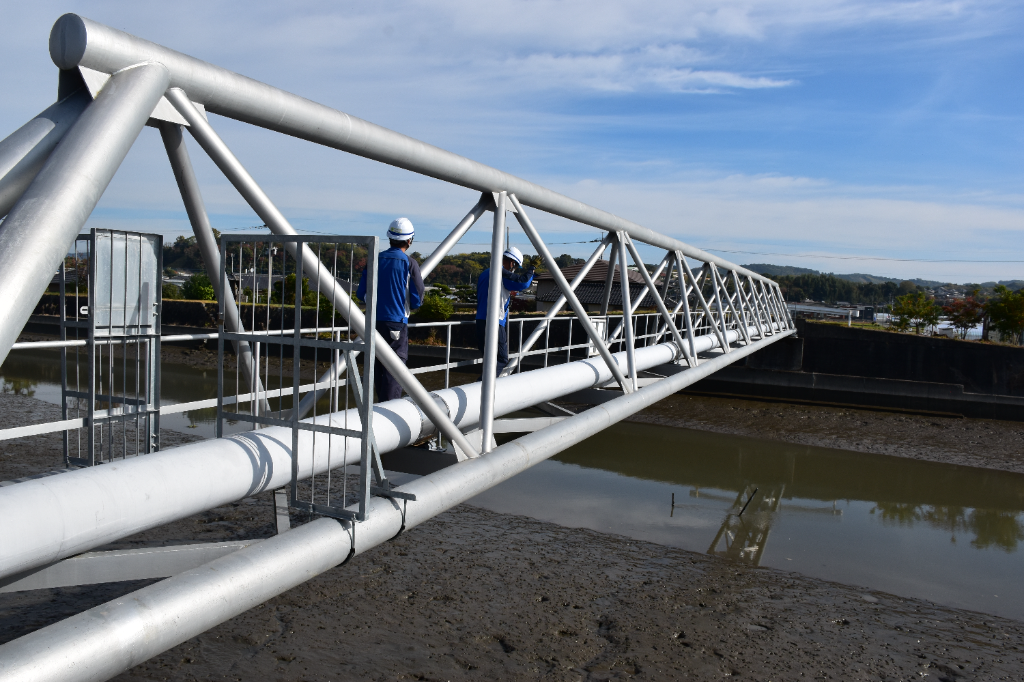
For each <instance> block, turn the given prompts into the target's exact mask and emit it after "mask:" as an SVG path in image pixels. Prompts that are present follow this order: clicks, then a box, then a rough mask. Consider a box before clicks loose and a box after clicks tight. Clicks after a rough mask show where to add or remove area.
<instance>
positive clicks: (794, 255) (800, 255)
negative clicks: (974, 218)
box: [707, 248, 1024, 263]
mask: <svg viewBox="0 0 1024 682" xmlns="http://www.w3.org/2000/svg"><path fill="white" fill-rule="evenodd" d="M707 250H708V251H718V252H720V253H743V254H748V255H751V256H785V257H787V258H828V259H831V260H883V261H892V262H895V263H1024V260H966V259H961V258H956V259H928V258H885V257H883V256H823V255H819V254H816V253H772V252H765V251H733V250H730V249H712V248H709V249H707Z"/></svg>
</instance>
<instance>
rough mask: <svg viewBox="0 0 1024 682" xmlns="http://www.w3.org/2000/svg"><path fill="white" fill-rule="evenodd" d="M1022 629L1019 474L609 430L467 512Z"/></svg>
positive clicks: (1023, 485)
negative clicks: (787, 575)
mask: <svg viewBox="0 0 1024 682" xmlns="http://www.w3.org/2000/svg"><path fill="white" fill-rule="evenodd" d="M472 504H478V505H480V506H484V507H487V508H489V509H494V510H495V511H501V512H506V513H516V514H526V515H529V516H532V517H535V518H538V519H541V520H545V521H552V522H555V523H559V524H561V525H565V526H570V527H584V528H591V529H594V530H599V531H602V532H606V533H617V534H621V535H625V536H628V537H631V538H636V539H640V540H646V541H651V542H657V543H661V544H665V545H672V546H677V547H682V548H685V549H689V550H693V551H699V552H707V553H709V554H712V555H715V556H719V557H722V558H725V559H729V560H732V561H737V562H741V563H744V564H747V565H752V566H758V565H760V566H770V567H774V568H781V569H784V570H789V571H797V572H800V573H804V574H807V575H812V576H816V577H821V578H825V579H828V580H836V581H839V582H844V583H847V584H853V585H864V586H868V587H870V588H873V589H880V590H886V591H890V592H894V593H896V594H901V595H906V596H915V597H923V598H926V599H932V600H934V601H937V602H940V603H945V604H948V605H952V606H958V607H963V608H971V609H976V610H982V611H986V612H990V613H998V614H1000V615H1005V616H1009V617H1012V618H1024V582H1022V581H1020V580H1019V576H1020V575H1021V574H1022V572H1024V552H1021V551H1018V548H1019V547H1020V545H1021V541H1022V539H1024V517H1022V512H1024V475H1020V474H1011V473H1006V472H999V471H991V470H984V469H974V468H969V467H961V466H953V465H945V464H938V463H933V462H921V461H916V460H911V459H905V458H897V457H887V456H883V455H870V454H864V453H854V452H845V451H841V450H832V449H829V448H821V447H813V446H803V445H794V444H789V443H780V442H776V441H769V440H762V439H756V438H743V437H737V436H730V435H724V434H714V433H708V432H702V431H691V430H687V429H675V428H667V427H656V426H648V425H643V424H617V425H615V426H614V427H612V428H610V429H608V430H606V431H604V432H602V433H601V434H600V435H599V436H595V437H594V438H591V439H590V440H588V441H585V442H584V443H581V444H579V445H577V446H574V447H573V448H570V449H569V450H567V451H565V452H563V453H562V454H560V455H558V456H557V457H556V458H554V460H549V461H547V462H542V463H541V464H540V465H538V466H536V467H534V468H533V469H530V470H528V471H526V472H524V473H522V474H520V475H518V476H516V477H515V478H513V479H511V480H509V481H507V482H505V483H502V484H501V485H499V486H497V487H496V488H493V489H492V490H490V491H487V492H486V493H483V494H482V495H479V496H477V497H476V498H474V499H473V500H472Z"/></svg>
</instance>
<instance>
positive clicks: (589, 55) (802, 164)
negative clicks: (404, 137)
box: [0, 0, 1024, 282]
mask: <svg viewBox="0 0 1024 682" xmlns="http://www.w3.org/2000/svg"><path fill="white" fill-rule="evenodd" d="M11 5H14V6H13V7H12V6H11ZM167 8H168V5H166V4H155V3H153V4H149V3H112V2H90V3H84V2H65V3H61V4H57V3H51V2H46V1H43V2H33V3H6V6H5V7H4V8H3V9H0V22H2V25H3V26H4V27H5V41H4V42H3V43H2V44H0V59H2V63H3V64H5V65H6V68H4V69H3V71H2V72H0V86H2V88H3V92H4V93H5V96H4V97H3V98H2V99H0V134H6V133H9V132H10V131H13V130H14V129H16V128H17V127H18V126H20V125H21V124H22V123H24V122H25V121H26V120H28V118H30V117H31V116H32V115H33V114H35V113H36V112H38V111H39V110H41V109H43V108H44V107H45V106H47V105H48V104H49V103H50V102H51V101H52V99H53V96H54V93H55V89H56V72H55V67H54V66H53V64H52V63H51V61H50V59H49V55H48V53H47V36H48V34H49V30H50V26H51V25H52V24H53V22H54V21H55V20H56V18H57V17H58V16H59V15H60V14H62V13H63V12H66V11H74V12H78V13H80V14H82V15H83V16H87V17H89V18H92V19H94V20H96V21H100V22H103V23H107V24H110V25H111V26H114V27H117V28H120V29H123V30H126V31H128V32H130V33H134V34H136V35H139V36H141V37H144V38H147V39H150V40H153V41H155V42H159V43H162V44H165V45H167V46H169V47H172V48H175V49H177V50H180V51H182V52H186V53H188V54H192V55H194V56H197V57H200V58H202V59H205V60H207V61H211V62H213V63H216V64H219V65H221V66H224V67H226V68H230V69H232V70H235V71H238V72H240V73H244V74H246V75H248V76H251V77H254V78H257V79H259V80H263V81H265V82H268V83H271V84H273V85H276V86H278V87H282V88H284V89H286V90H290V91H293V92H296V93H298V94H301V95H303V96H306V97H309V98H311V99H315V100H317V101H320V102H323V103H325V104H328V105H330V106H333V107H336V108H338V109H340V110H342V111H346V112H348V113H350V114H354V115H356V116H360V117H362V118H366V119H368V120H371V121H373V122H375V123H379V124H381V125H384V126H386V127H389V128H392V129H395V130H398V131H400V132H403V133H406V134H408V135H412V136H413V137H417V138H420V139H423V140H426V141H428V142H431V143H433V144H436V145H438V146H441V147H444V148H446V149H450V150H452V151H455V152H457V153H460V154H463V155H465V156H468V157H470V158H473V159H476V160H479V161H482V162H484V163H488V164H490V165H494V166H497V167H499V168H501V169H503V170H506V171H509V172H512V173H515V174H517V175H520V176H522V177H524V178H527V179H530V180H533V181H535V182H539V183H541V184H544V185H546V186H549V187H551V188H553V189H556V190H558V191H561V192H564V193H565V194H568V195H570V196H572V197H574V198H578V199H581V200H583V201H586V202H588V203H591V204H593V205H595V206H598V207H600V208H603V209H606V210H609V211H612V212H613V213H617V214H619V215H622V216H624V217H627V218H629V219H631V220H634V221H636V222H639V223H641V224H644V225H646V226H648V227H650V228H652V229H655V230H658V231H661V232H665V233H668V234H672V235H673V236H676V237H678V238H680V239H682V240H684V241H686V242H689V243H691V244H694V245H695V246H699V247H701V248H705V249H708V250H711V251H715V252H718V253H720V254H721V255H723V256H724V257H726V258H729V259H731V260H734V261H736V262H739V263H749V262H772V263H779V264H791V265H800V266H803V267H810V268H815V269H819V270H823V271H834V272H870V273H874V274H880V275H888V276H903V277H924V278H928V279H939V280H946V281H956V282H963V281H982V280H992V279H1024V262H1016V263H1012V262H1007V263H997V262H970V261H1024V249H1022V248H1021V245H1022V244H1024V193H1022V191H1021V189H1020V188H1021V187H1022V186H1024V185H1022V181H1024V171H1022V168H1021V161H1022V159H1024V155H1022V152H1024V139H1022V138H1024V126H1022V125H1021V124H1022V120H1021V119H1022V115H1021V106H1020V105H1021V100H1022V95H1021V89H1020V87H1019V85H1018V83H1019V73H1020V72H1021V67H1022V66H1024V64H1022V61H1024V60H1022V58H1021V57H1022V49H1024V48H1022V46H1021V41H1020V40H1019V36H1020V35H1021V33H1022V31H1021V29H1022V28H1024V7H1022V6H1021V5H1020V4H1019V3H1009V2H969V1H957V2H945V1H941V0H919V1H916V2H861V1H859V0H822V1H820V2H810V1H805V2H792V1H787V0H776V1H774V2H754V1H749V0H748V1H736V2H729V1H726V2H711V1H700V0H697V1H691V2H686V1H675V2H648V3H645V4H643V5H638V4H636V3H622V2H617V3H616V2H602V1H601V0H591V1H588V2H546V1H531V2H506V3H500V4H493V5H492V4H488V3H476V2H468V1H466V2H455V1H449V2H445V1H438V2H431V3H423V2H392V3H387V4H385V3H369V2H367V3H328V2H293V3H261V2H248V3H245V4H241V3H216V2H202V3H200V2H187V1H186V2H178V3H175V4H174V5H173V12H172V11H170V10H168V9H167ZM213 122H214V125H215V126H216V127H217V129H218V131H219V132H220V133H221V134H222V136H223V137H224V138H225V140H226V141H227V142H228V144H229V145H230V146H231V147H232V148H233V149H234V150H235V152H236V154H237V155H238V156H239V157H240V158H241V159H242V161H243V162H244V163H245V164H246V166H247V167H248V168H249V170H250V171H251V172H252V174H253V175H254V176H255V177H256V178H257V180H258V181H259V182H260V183H261V184H262V185H263V186H264V188H265V189H266V190H267V191H268V193H269V194H270V195H271V196H272V197H273V198H274V200H275V201H276V202H277V203H278V205H279V206H280V207H281V208H282V210H283V211H284V212H285V213H286V215H288V216H289V218H290V219H291V220H292V222H293V224H294V225H295V226H296V228H297V229H299V230H300V231H303V230H309V231H314V230H315V231H320V232H333V233H370V232H374V231H379V230H382V229H383V228H384V227H386V225H387V223H388V222H389V221H390V220H391V218H393V217H395V216H397V215H406V216H408V217H409V218H410V219H412V220H413V222H414V223H415V224H416V226H417V228H418V230H419V232H418V238H419V241H420V245H419V247H418V248H420V249H421V250H423V251H426V250H428V249H429V248H430V246H432V245H431V244H429V243H428V242H429V241H430V240H437V239H440V238H441V236H443V234H445V233H446V232H447V230H448V229H450V227H451V226H452V225H454V223H455V222H456V221H457V220H458V219H459V218H461V217H462V215H464V214H465V212H466V211H467V210H468V209H469V207H470V206H472V204H473V203H474V201H475V199H476V197H475V195H474V193H472V192H470V191H468V190H464V189H461V188H457V187H452V186H449V185H445V184H444V183H440V182H438V181H435V180H429V179H425V178H420V177H418V176H415V175H413V174H410V173H408V172H405V171H399V170H396V169H393V168H388V167H386V166H382V165H380V164H376V163H374V162H371V161H366V160H363V159H358V158H354V157H350V156H347V155H345V154H342V153H340V152H336V151H331V150H326V149H322V148H318V147H315V146H314V145H310V144H309V143H305V142H300V141H296V140H290V139H288V138H284V137H282V136H279V135H276V134H274V133H269V132H267V131H263V130H259V129H255V128H251V127H248V126H245V125H242V124H238V123H235V122H233V121H229V120H226V119H221V118H218V117H215V118H214V120H213ZM191 149H192V155H193V160H194V162H195V163H196V165H197V167H198V170H199V173H200V179H201V181H202V183H203V189H204V195H205V198H206V201H207V204H208V209H209V210H210V213H211V217H212V219H213V222H214V225H215V226H216V227H218V228H221V229H239V228H245V227H248V226H251V225H255V224H257V223H258V222H259V221H258V219H256V218H255V216H254V215H253V214H252V213H251V212H250V211H249V210H248V208H247V207H246V206H245V205H244V203H243V202H242V201H241V200H240V199H239V198H238V197H237V195H236V194H235V193H234V191H233V190H232V188H231V187H230V186H229V185H228V184H227V183H226V182H225V181H224V180H223V178H222V177H221V176H220V175H219V173H218V172H217V170H216V169H215V168H214V167H213V166H212V164H210V163H209V162H208V161H206V160H205V159H202V152H201V151H200V150H199V149H198V147H196V146H195V145H192V147H191ZM534 221H535V222H536V223H537V225H538V227H540V228H541V230H542V232H543V233H544V235H545V238H546V239H547V240H548V241H550V242H585V241H587V240H590V239H593V238H594V237H595V236H597V233H596V231H595V230H593V229H592V228H586V227H584V226H580V225H575V224H573V223H570V222H568V221H564V220H561V219H556V218H552V217H548V216H543V215H534ZM90 225H95V226H100V227H104V226H106V227H119V228H123V229H139V230H145V231H160V232H163V233H165V234H166V235H168V236H171V237H173V236H174V235H176V234H181V233H184V232H187V231H188V224H187V220H186V217H185V214H184V211H183V210H182V209H181V205H180V198H179V197H178V196H177V194H176V189H175V187H174V183H173V179H172V177H171V174H170V171H169V169H168V168H167V163H166V159H165V158H164V156H163V151H162V148H161V146H160V143H159V137H158V135H157V134H156V132H155V131H154V130H150V129H147V130H145V131H143V134H142V136H141V137H140V139H139V141H138V142H137V143H136V146H135V147H134V148H133V150H132V152H131V154H130V155H129V158H128V159H127V160H126V163H125V165H124V166H123V167H122V169H121V171H119V173H118V175H117V177H115V179H114V182H113V183H112V184H111V186H110V187H109V189H108V191H107V193H106V195H105V196H104V198H103V200H102V202H101V204H100V206H99V207H98V208H97V210H96V212H95V213H94V215H93V217H92V218H91V219H90ZM487 229H488V228H487V226H484V225H481V226H480V227H479V228H478V229H474V231H473V232H471V233H470V235H469V237H468V238H467V239H466V240H465V241H466V242H467V246H466V247H465V248H466V249H469V250H473V249H479V250H485V249H486V247H485V246H483V245H484V244H486V243H488V241H489V238H488V236H487V234H486V230H487ZM513 240H514V241H517V242H518V243H520V244H521V245H523V244H524V242H525V239H524V238H523V237H522V235H521V233H514V234H513ZM473 244H480V245H481V246H479V247H476V246H473ZM589 248H591V247H590V246H589V245H587V244H585V243H579V244H564V245H562V244H559V245H558V247H557V251H559V252H561V251H565V252H569V253H573V254H574V255H585V252H587V251H588V249H589ZM737 252H752V253H737ZM760 254H772V255H760ZM645 255H646V256H648V257H650V258H651V259H654V258H655V257H656V255H655V253H654V252H653V250H651V251H649V252H647V253H646V254H645ZM865 257H867V258H872V259H875V260H864V259H863V258H865ZM926 261H968V262H926Z"/></svg>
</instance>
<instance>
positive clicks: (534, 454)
mask: <svg viewBox="0 0 1024 682" xmlns="http://www.w3.org/2000/svg"><path fill="white" fill-rule="evenodd" d="M792 333H793V332H792V331H789V332H784V333H782V334H779V335H777V336H773V337H769V338H768V339H763V340H761V341H759V342H757V343H754V344H750V345H747V346H744V347H742V348H738V349H734V350H733V352H731V353H729V354H727V355H726V354H722V355H719V356H718V357H716V358H713V359H709V360H708V361H707V362H705V363H704V364H702V365H700V366H699V367H696V368H692V369H687V370H685V371H683V372H681V373H679V374H676V375H674V376H671V377H669V378H667V379H665V380H664V381H660V382H658V383H655V384H653V385H651V386H648V387H646V388H643V389H640V390H639V391H635V392H633V393H630V394H627V395H624V396H622V397H621V398H617V399H616V400H614V401H611V402H609V403H605V404H604V405H599V406H597V407H594V408H593V409H590V410H587V411H586V412H583V413H582V414H579V415H577V416H575V417H571V418H570V419H566V420H565V421H562V422H559V423H557V424H555V425H553V426H549V427H548V428H545V429H542V430H540V431H537V432H535V433H532V434H528V435H526V436H523V437H521V438H519V439H517V440H515V441H513V442H511V443H507V444H506V445H502V446H501V447H498V448H496V449H495V450H494V451H493V452H491V453H489V454H487V455H485V456H483V457H479V458H476V459H470V460H466V461H464V462H460V463H459V464H456V465H453V466H451V467H448V468H446V469H443V470H441V471H438V472H436V473H434V474H431V475H429V476H424V477H423V478H420V479H418V480H415V481H412V482H410V483H407V484H405V485H404V486H402V490H403V491H407V492H410V493H413V494H415V495H416V501H415V502H409V503H408V504H405V505H401V506H399V505H398V504H396V503H394V502H393V501H391V500H387V499H384V498H379V497H376V498H373V499H372V500H371V502H370V508H369V514H368V518H367V520H366V521H364V522H361V523H359V524H358V525H357V526H356V530H355V533H354V535H353V534H352V530H351V526H350V525H349V524H348V523H339V522H337V521H335V520H333V519H326V518H322V519H318V520H316V521H313V522H311V523H308V524H306V525H304V526H301V527H299V528H296V529H293V530H291V531H289V532H287V533H284V534H281V535H277V536H275V537H272V538H270V539H268V540H264V541H263V542H261V543H259V544H258V545H254V546H252V547H248V548H245V549H242V550H239V551H238V552H235V553H233V554H231V555H229V556H226V557H223V558H221V559H217V560H216V561H212V562H210V563H208V564H205V565H204V566H200V567H199V568H196V569H193V570H191V571H187V572H185V573H182V574H180V575H177V576H174V577H172V578H168V579H166V580H163V581H161V582H159V583H156V584H155V585H150V586H149V587H145V588H143V589H141V590H138V591H136V592H133V593H131V594H129V595H126V596H124V597H122V598H120V599H117V600H114V601H112V602H109V603H107V604H103V605H101V606H97V607H95V608H93V609H90V610H88V611H85V612H83V613H80V614H78V615H76V616H72V617H71V618H68V619H66V620H64V621H61V622H59V623H55V624H54V625H50V626H48V627H45V628H42V629H40V630H37V631H36V632H33V633H31V634H29V635H26V636H24V637H21V638H20V639H16V640H14V641H13V642H9V643H7V644H4V645H2V646H0V677H3V679H5V680H18V681H19V682H42V681H44V680H61V682H79V681H85V680H90V681H94V680H106V679H109V678H111V677H113V676H115V675H117V674H118V673H121V672H124V671H125V670H128V669H129V668H131V667H132V666H135V665H137V664H139V663H142V662H143V661H145V660H147V659H148V658H151V657H152V656H155V655H157V654H159V653H161V652H163V651H166V650H167V649H170V648H171V647H173V646H175V645H177V644H180V643H181V642H184V641H186V640H188V639H190V638H191V637H195V636H196V635H198V634H200V633H202V632H205V631H206V630H208V629H210V628H212V627H214V626H215V625H217V624H219V623H223V622H224V621H226V620H228V619H229V618H232V617H234V616H237V615H238V614H240V613H243V612H244V611H246V610H248V609H250V608H252V607H254V606H256V605H257V604H260V603H262V602H264V601H266V600H268V599H270V598H272V597H274V596H276V595H278V594H281V593H282V592H284V591H285V590H288V589H290V588H292V587H294V586H296V585H298V584H300V583H302V582H304V581H306V580H309V579H310V578H312V577H313V576H315V575H318V574H320V573H322V572H324V571H326V570H328V569H330V568H332V567H334V566H336V565H338V564H340V563H342V562H344V561H345V560H346V559H347V558H349V557H351V556H354V555H356V554H359V553H362V552H365V551H366V550H368V549H370V548H372V547H375V546H377V545H379V544H381V543H383V542H386V541H388V540H389V539H391V538H393V537H395V535H397V534H398V533H400V532H401V531H402V529H403V528H405V529H409V528H412V527H413V526H415V525H418V524H420V523H422V522H423V521H426V520H427V519H430V518H432V517H434V516H436V515H438V514H440V513H441V512H443V511H445V510H446V509H450V508H451V507H453V506H455V505H457V504H459V503H461V502H464V501H466V500H468V499H470V498H472V497H473V496H475V495H478V494H479V493H481V492H483V491H484V490H487V489H488V488H491V487H493V486H494V485H497V484H498V483H500V482H502V481H504V480H507V479H509V478H511V477H513V476H515V475H516V474H518V473H520V472H522V471H525V470H526V469H528V468H530V467H532V466H534V465H535V464H537V463H539V462H541V461H543V460H545V459H547V458H549V457H551V456H553V455H555V454H557V453H559V452H561V451H563V450H565V449H566V448H567V447H569V446H571V445H574V444H576V443H579V442H580V441H582V440H584V439H585V438H588V437H590V436H592V435H594V434H596V433H599V432H601V431H603V430H604V429H606V428H608V427H609V426H611V425H612V424H614V423H616V422H618V421H621V420H622V419H625V418H626V417H628V416H629V415H631V414H635V413H636V412H639V411H640V410H642V409H643V408H645V407H648V406H650V405H652V404H654V403H656V402H657V401H659V400H661V399H663V398H665V397H667V396H669V395H671V394H672V393H675V392H676V391H679V390H681V389H683V388H685V387H686V386H688V385H690V384H692V383H694V382H696V381H699V380H700V379H703V378H704V377H706V376H708V375H710V374H711V373H713V372H715V371H717V370H719V369H721V368H722V367H724V366H726V365H728V364H730V363H732V362H734V361H736V360H737V359H739V358H742V357H744V356H746V355H749V354H750V353H752V352H754V351H756V350H758V349H759V348H762V347H763V346H765V345H767V344H769V343H772V342H773V341H775V340H777V339H780V338H782V337H783V336H787V335H789V334H792ZM540 372H541V370H536V371H534V372H530V374H539V373H540ZM503 381H504V380H503ZM499 383H500V382H499ZM375 423H376V422H375ZM54 478H60V477H59V476H57V477H54ZM20 485H23V484H20ZM13 487H17V486H13Z"/></svg>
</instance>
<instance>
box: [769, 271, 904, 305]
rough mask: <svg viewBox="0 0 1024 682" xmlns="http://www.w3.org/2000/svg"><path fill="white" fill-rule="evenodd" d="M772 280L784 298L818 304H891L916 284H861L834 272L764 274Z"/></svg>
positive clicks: (795, 301) (796, 301)
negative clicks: (816, 302) (839, 276)
mask: <svg viewBox="0 0 1024 682" xmlns="http://www.w3.org/2000/svg"><path fill="white" fill-rule="evenodd" d="M765 277H769V278H771V279H774V280H775V281H776V282H778V284H779V288H780V289H781V290H782V295H783V296H785V298H786V300H787V301H791V302H793V303H799V302H801V301H805V300H808V299H809V300H812V301H821V302H822V303H838V302H839V301H844V302H846V303H859V304H862V305H880V304H887V303H891V302H892V301H893V299H895V298H896V297H897V296H905V295H907V294H909V293H912V292H914V291H917V290H918V289H919V288H920V287H918V286H917V285H916V284H914V283H913V282H910V281H904V282H899V283H896V282H879V283H870V284H862V283H859V282H851V281H849V280H846V279H840V278H838V277H836V276H835V275H831V274H827V275H775V276H771V275H765Z"/></svg>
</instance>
